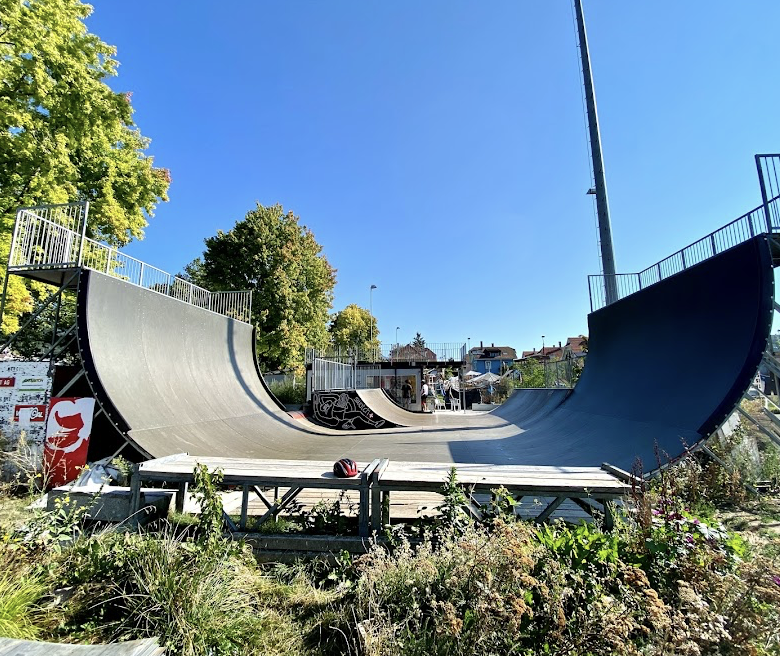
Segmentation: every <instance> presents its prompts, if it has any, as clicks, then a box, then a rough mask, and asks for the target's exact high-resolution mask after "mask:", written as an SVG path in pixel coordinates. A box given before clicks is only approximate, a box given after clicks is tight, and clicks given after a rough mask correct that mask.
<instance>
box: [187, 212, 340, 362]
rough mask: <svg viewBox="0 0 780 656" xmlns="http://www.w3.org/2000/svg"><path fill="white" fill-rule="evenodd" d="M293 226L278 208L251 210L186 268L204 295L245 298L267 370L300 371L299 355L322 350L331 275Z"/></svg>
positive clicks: (303, 232)
mask: <svg viewBox="0 0 780 656" xmlns="http://www.w3.org/2000/svg"><path fill="white" fill-rule="evenodd" d="M298 221H299V218H298V217H297V216H295V215H294V214H293V213H292V212H285V211H284V209H283V208H282V206H281V205H274V206H272V207H264V206H262V205H260V204H259V203H258V204H257V207H256V208H255V209H253V210H251V211H250V212H248V213H247V215H246V216H245V217H244V219H243V220H241V221H238V222H237V223H236V225H235V226H234V227H233V228H232V229H231V230H229V231H228V232H222V231H221V230H220V231H218V232H217V234H216V236H214V237H209V238H207V239H206V240H205V243H206V250H205V252H204V253H203V256H202V257H201V258H197V259H196V260H194V261H193V262H191V263H190V264H189V265H187V267H186V274H187V276H189V278H190V279H191V280H192V281H193V282H195V283H196V284H198V285H202V286H203V287H206V288H208V289H212V290H223V291H228V290H239V289H251V290H252V292H253V294H252V321H253V323H254V324H255V326H257V329H258V330H257V354H258V359H259V360H260V362H261V364H262V365H263V366H264V368H268V369H276V368H282V369H288V368H294V369H301V368H302V367H303V363H304V360H303V356H304V349H305V347H307V346H313V347H316V348H323V347H324V346H325V345H326V344H327V342H328V313H329V311H330V308H331V305H332V302H333V287H334V286H335V284H336V270H335V269H334V268H333V267H331V266H330V264H329V263H328V260H327V259H326V258H325V256H324V255H322V247H321V246H320V245H319V244H318V243H317V242H316V240H315V239H314V235H313V234H312V232H311V231H310V230H309V229H308V228H306V227H305V226H301V225H299V224H298Z"/></svg>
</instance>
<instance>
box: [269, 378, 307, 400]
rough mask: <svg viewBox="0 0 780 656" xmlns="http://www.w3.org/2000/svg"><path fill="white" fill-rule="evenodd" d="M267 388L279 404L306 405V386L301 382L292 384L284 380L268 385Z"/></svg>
mask: <svg viewBox="0 0 780 656" xmlns="http://www.w3.org/2000/svg"><path fill="white" fill-rule="evenodd" d="M268 388H269V389H270V390H271V393H272V394H273V395H274V396H275V397H276V398H277V399H279V401H280V402H282V403H284V404H288V405H303V404H304V403H306V384H305V383H304V381H303V380H298V381H296V382H293V381H292V380H285V381H280V382H274V383H270V384H269V385H268Z"/></svg>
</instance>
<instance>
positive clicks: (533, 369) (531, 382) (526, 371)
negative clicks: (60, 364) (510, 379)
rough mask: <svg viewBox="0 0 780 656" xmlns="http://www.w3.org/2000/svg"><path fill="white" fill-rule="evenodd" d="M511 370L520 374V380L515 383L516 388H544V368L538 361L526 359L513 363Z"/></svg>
mask: <svg viewBox="0 0 780 656" xmlns="http://www.w3.org/2000/svg"><path fill="white" fill-rule="evenodd" d="M512 369H516V370H517V371H519V372H520V378H519V379H518V380H517V381H516V383H517V386H518V387H523V388H527V387H545V381H544V366H543V365H542V363H541V362H539V361H538V360H535V359H533V358H528V359H526V360H521V361H520V362H515V363H514V364H513V365H512Z"/></svg>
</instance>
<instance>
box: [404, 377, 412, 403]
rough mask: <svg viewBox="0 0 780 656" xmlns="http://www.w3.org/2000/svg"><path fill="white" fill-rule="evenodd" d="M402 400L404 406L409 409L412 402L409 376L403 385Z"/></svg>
mask: <svg viewBox="0 0 780 656" xmlns="http://www.w3.org/2000/svg"><path fill="white" fill-rule="evenodd" d="M401 401H402V403H403V407H404V408H406V409H407V410H408V409H409V405H410V404H411V402H412V386H411V385H410V384H409V379H408V378H407V379H406V380H405V381H404V384H403V385H401Z"/></svg>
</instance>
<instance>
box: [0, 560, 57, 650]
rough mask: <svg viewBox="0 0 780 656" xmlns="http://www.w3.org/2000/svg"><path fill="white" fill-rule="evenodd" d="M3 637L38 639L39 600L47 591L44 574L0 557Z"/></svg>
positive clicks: (0, 632) (0, 603)
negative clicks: (42, 575) (40, 574)
mask: <svg viewBox="0 0 780 656" xmlns="http://www.w3.org/2000/svg"><path fill="white" fill-rule="evenodd" d="M0 564H2V565H3V567H2V569H0V637H1V638H15V639H17V640H35V639H36V638H38V636H39V634H40V629H39V627H38V626H36V619H37V617H36V615H37V614H38V613H39V609H38V606H37V604H38V602H39V601H40V599H41V597H42V596H43V595H44V593H45V592H46V586H45V585H44V583H43V581H42V580H41V577H40V576H38V575H37V574H35V573H33V572H31V571H30V570H29V568H21V567H19V566H14V565H13V564H12V563H8V562H3V559H2V558H0Z"/></svg>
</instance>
